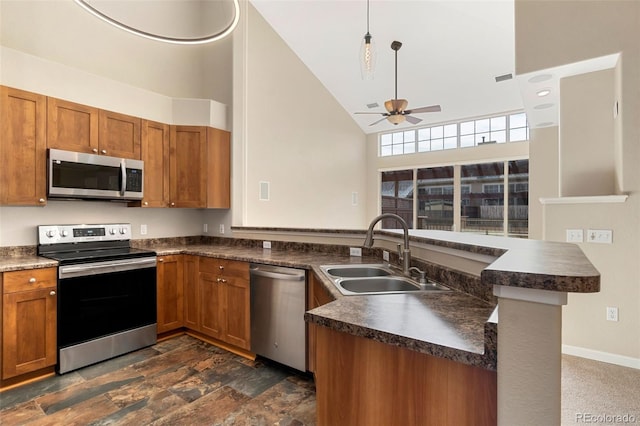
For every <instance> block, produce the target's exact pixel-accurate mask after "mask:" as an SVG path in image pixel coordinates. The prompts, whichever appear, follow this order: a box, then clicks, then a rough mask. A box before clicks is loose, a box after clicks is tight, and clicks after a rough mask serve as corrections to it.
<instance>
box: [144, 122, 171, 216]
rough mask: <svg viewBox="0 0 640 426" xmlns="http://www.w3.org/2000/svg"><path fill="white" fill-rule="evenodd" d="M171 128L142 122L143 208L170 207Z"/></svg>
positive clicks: (166, 125) (160, 124)
mask: <svg viewBox="0 0 640 426" xmlns="http://www.w3.org/2000/svg"><path fill="white" fill-rule="evenodd" d="M169 139H170V126H169V125H168V124H162V123H156V122H154V121H149V120H142V140H141V150H142V160H143V161H144V198H143V199H142V203H141V205H142V207H167V206H168V205H169Z"/></svg>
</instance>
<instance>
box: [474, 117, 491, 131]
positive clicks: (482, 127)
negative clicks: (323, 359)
mask: <svg viewBox="0 0 640 426" xmlns="http://www.w3.org/2000/svg"><path fill="white" fill-rule="evenodd" d="M488 131H489V119H488V118H487V119H484V120H476V133H482V132H488Z"/></svg>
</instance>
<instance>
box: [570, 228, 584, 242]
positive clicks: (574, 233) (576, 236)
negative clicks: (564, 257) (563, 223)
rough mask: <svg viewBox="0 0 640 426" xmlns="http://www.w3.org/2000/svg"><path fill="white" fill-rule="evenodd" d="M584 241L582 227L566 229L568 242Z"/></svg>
mask: <svg viewBox="0 0 640 426" xmlns="http://www.w3.org/2000/svg"><path fill="white" fill-rule="evenodd" d="M583 241H584V232H583V231H582V229H567V242H568V243H581V242H583Z"/></svg>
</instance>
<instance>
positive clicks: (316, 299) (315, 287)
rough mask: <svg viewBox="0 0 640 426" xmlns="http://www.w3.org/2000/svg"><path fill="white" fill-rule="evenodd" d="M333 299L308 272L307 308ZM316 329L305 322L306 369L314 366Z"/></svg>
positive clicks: (311, 369)
mask: <svg viewBox="0 0 640 426" xmlns="http://www.w3.org/2000/svg"><path fill="white" fill-rule="evenodd" d="M334 300H335V299H334V297H333V296H332V295H331V293H329V292H328V291H327V290H325V288H324V285H323V284H322V283H321V282H320V280H319V279H318V277H316V275H315V274H309V287H308V288H307V309H309V310H311V309H313V308H317V307H318V306H322V305H326V304H327V303H329V302H333V301H334ZM315 354H316V330H315V327H313V326H312V324H310V323H307V370H309V371H310V372H312V373H313V372H314V371H315V368H316V359H315Z"/></svg>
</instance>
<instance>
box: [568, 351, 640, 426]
mask: <svg viewBox="0 0 640 426" xmlns="http://www.w3.org/2000/svg"><path fill="white" fill-rule="evenodd" d="M562 424H563V425H576V424H596V425H597V424H600V425H605V424H606V425H617V424H620V425H622V424H639V425H640V370H638V369H634V368H627V367H621V366H619V365H614V364H607V363H604V362H598V361H592V360H589V359H585V358H579V357H575V356H570V355H563V356H562Z"/></svg>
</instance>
